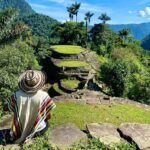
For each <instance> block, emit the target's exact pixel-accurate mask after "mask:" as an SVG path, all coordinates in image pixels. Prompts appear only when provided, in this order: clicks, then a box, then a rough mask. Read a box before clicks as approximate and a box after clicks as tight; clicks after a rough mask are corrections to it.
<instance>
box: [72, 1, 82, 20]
mask: <svg viewBox="0 0 150 150" xmlns="http://www.w3.org/2000/svg"><path fill="white" fill-rule="evenodd" d="M80 6H81V3H77V2H75V4H72V7H73V8H74V11H73V14H74V15H75V16H76V22H77V18H78V11H79V8H80Z"/></svg>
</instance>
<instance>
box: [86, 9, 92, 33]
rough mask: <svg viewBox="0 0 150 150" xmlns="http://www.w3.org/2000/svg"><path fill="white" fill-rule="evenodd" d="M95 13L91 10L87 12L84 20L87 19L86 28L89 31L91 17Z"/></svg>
mask: <svg viewBox="0 0 150 150" xmlns="http://www.w3.org/2000/svg"><path fill="white" fill-rule="evenodd" d="M93 15H94V13H91V12H90V11H89V12H87V13H86V14H85V18H84V20H85V21H86V29H87V31H88V24H90V22H91V17H92V16H93Z"/></svg>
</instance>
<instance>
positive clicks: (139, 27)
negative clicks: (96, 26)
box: [110, 22, 150, 40]
mask: <svg viewBox="0 0 150 150" xmlns="http://www.w3.org/2000/svg"><path fill="white" fill-rule="evenodd" d="M110 27H111V29H112V30H113V31H115V32H117V31H119V30H122V29H124V28H129V29H131V33H132V34H133V36H134V37H135V38H136V39H137V40H142V39H144V38H145V37H146V36H147V35H148V34H149V33H150V22H147V23H140V24H134V23H132V24H117V25H110Z"/></svg>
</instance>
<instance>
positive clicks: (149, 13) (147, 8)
mask: <svg viewBox="0 0 150 150" xmlns="http://www.w3.org/2000/svg"><path fill="white" fill-rule="evenodd" d="M145 13H146V14H147V15H148V16H149V15H150V7H146V8H145Z"/></svg>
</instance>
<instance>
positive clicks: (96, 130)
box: [86, 123, 121, 145]
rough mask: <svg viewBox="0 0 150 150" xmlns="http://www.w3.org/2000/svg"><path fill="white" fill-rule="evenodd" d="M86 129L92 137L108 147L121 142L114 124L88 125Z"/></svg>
mask: <svg viewBox="0 0 150 150" xmlns="http://www.w3.org/2000/svg"><path fill="white" fill-rule="evenodd" d="M86 128H87V131H88V132H89V134H90V135H91V136H92V137H94V138H97V139H99V140H100V141H101V142H103V143H104V144H106V145H111V144H114V143H120V142H121V137H120V135H119V133H118V132H117V128H116V127H115V126H113V125H112V124H107V123H105V124H99V123H92V124H88V125H86Z"/></svg>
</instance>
